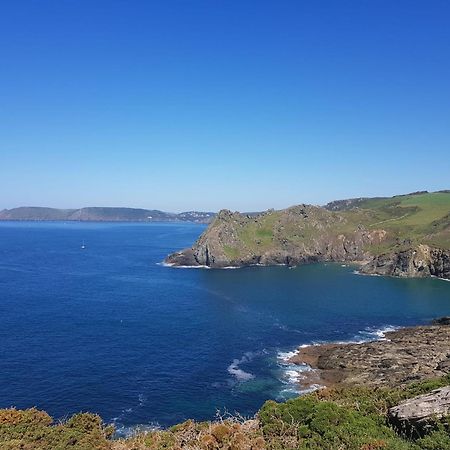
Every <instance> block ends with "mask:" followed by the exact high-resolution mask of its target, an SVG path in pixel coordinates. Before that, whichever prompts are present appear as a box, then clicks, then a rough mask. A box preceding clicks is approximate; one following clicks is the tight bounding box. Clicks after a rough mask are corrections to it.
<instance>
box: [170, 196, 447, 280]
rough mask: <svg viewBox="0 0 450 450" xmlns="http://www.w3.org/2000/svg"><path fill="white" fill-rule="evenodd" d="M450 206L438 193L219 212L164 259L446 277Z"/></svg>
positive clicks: (198, 263)
mask: <svg viewBox="0 0 450 450" xmlns="http://www.w3.org/2000/svg"><path fill="white" fill-rule="evenodd" d="M348 202H350V203H348ZM340 208H341V209H340ZM342 208H344V209H342ZM449 210H450V194H447V193H442V192H441V193H431V194H428V193H427V194H423V193H419V194H411V195H406V196H398V197H393V198H389V199H382V200H380V199H372V200H370V199H369V200H367V199H366V200H364V202H360V201H357V202H354V201H347V202H344V203H342V202H341V203H339V202H338V204H337V205H333V206H332V207H329V208H327V207H318V206H313V205H305V204H302V205H297V206H293V207H290V208H287V209H284V210H279V211H274V210H269V211H266V212H264V213H260V214H253V215H249V214H241V213H238V212H231V211H229V210H222V211H220V212H219V214H218V215H217V216H216V218H215V220H214V221H213V222H212V223H211V224H210V225H209V227H208V228H207V230H205V232H204V233H203V234H202V235H201V236H200V238H199V239H198V240H197V242H195V243H194V244H193V246H192V247H191V248H187V249H184V250H181V251H179V252H176V253H173V254H171V255H169V256H168V257H167V258H166V260H165V262H166V264H168V265H171V266H183V267H186V266H189V267H202V266H205V267H211V268H224V267H245V266H253V265H260V266H271V265H287V266H297V265H301V264H309V263H315V262H340V263H355V264H358V265H359V266H360V271H361V273H366V274H377V275H389V276H397V277H430V276H435V277H439V278H445V279H450V213H449Z"/></svg>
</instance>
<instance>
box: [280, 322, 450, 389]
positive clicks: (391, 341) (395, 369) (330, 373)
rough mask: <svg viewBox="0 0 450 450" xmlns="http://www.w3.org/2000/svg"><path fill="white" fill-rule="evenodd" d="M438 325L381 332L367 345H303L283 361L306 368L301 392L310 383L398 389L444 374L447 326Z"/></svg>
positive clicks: (449, 358)
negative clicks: (308, 368) (305, 366)
mask: <svg viewBox="0 0 450 450" xmlns="http://www.w3.org/2000/svg"><path fill="white" fill-rule="evenodd" d="M441 320H442V322H443V323H440V324H438V323H437V321H434V323H433V324H432V325H425V326H423V325H420V326H415V327H406V328H400V329H398V330H395V331H387V332H386V333H385V337H381V338H380V339H378V340H373V341H369V342H361V343H354V342H349V343H324V344H312V345H306V346H305V345H303V346H301V347H300V348H299V349H298V350H297V351H296V352H295V354H294V355H293V356H292V357H290V358H289V360H288V361H289V363H291V364H294V365H299V366H301V365H303V366H304V365H308V366H309V367H311V369H312V370H310V371H305V372H304V373H303V377H301V379H299V383H300V385H301V387H302V388H305V389H307V388H308V387H310V386H311V385H312V384H314V385H319V386H320V387H328V388H336V387H345V386H355V385H360V386H362V385H364V386H372V387H381V386H385V387H393V386H396V387H398V386H406V385H407V384H409V383H411V382H415V381H424V380H427V379H432V378H436V377H441V376H444V375H446V374H448V373H450V325H449V324H448V322H446V321H445V319H441Z"/></svg>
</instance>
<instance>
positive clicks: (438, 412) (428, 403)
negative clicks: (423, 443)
mask: <svg viewBox="0 0 450 450" xmlns="http://www.w3.org/2000/svg"><path fill="white" fill-rule="evenodd" d="M447 415H450V386H446V387H443V388H440V389H435V390H434V391H432V392H430V393H429V394H425V395H419V396H417V397H414V398H412V399H409V400H406V401H404V402H402V403H400V404H399V405H397V406H394V407H393V408H390V409H389V411H388V418H389V421H390V422H391V424H392V425H393V426H394V427H395V428H396V429H397V430H399V431H400V432H403V433H405V434H407V435H410V436H414V435H417V436H421V435H423V434H424V433H425V432H426V430H427V428H429V427H430V426H431V425H432V422H433V421H435V420H437V419H440V418H442V417H445V416H447Z"/></svg>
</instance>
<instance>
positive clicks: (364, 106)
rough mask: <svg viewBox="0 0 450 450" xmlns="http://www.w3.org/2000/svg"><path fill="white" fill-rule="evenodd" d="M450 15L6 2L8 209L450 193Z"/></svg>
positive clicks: (157, 1) (316, 5) (325, 4)
mask: <svg viewBox="0 0 450 450" xmlns="http://www.w3.org/2000/svg"><path fill="white" fill-rule="evenodd" d="M449 23H450V2H449V1H447V0H423V1H414V0H404V1H403V0H370V1H368V0H339V1H336V0H330V1H325V0H308V1H307V0H291V1H290V0H272V1H265V0H251V1H249V0H226V1H225V0H190V1H188V0H185V1H181V0H179V1H175V0H122V1H119V0H52V1H51V0H35V1H33V0H29V1H25V0H4V1H2V2H1V4H0V208H11V207H15V206H20V205H27V206H30V205H35V206H53V207H81V206H134V207H145V208H157V209H163V210H169V211H181V210H189V209H198V210H218V209H220V208H224V207H226V208H231V209H235V210H247V211H249V210H261V209H267V208H270V207H274V208H282V207H286V206H289V205H292V204H297V203H303V202H305V203H315V204H321V203H325V202H327V201H330V200H333V199H338V198H348V197H359V196H377V195H393V194H398V193H406V192H410V191H414V190H419V189H420V190H421V189H428V190H437V189H444V188H447V189H449V188H450V26H449Z"/></svg>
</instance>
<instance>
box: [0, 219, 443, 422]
mask: <svg viewBox="0 0 450 450" xmlns="http://www.w3.org/2000/svg"><path fill="white" fill-rule="evenodd" d="M203 229H204V227H203V226H200V225H193V224H74V223H69V224H67V223H22V224H19V223H1V224H0V339H1V346H0V407H8V406H11V405H14V406H17V407H19V408H25V407H30V406H37V407H39V408H42V409H45V410H47V411H48V412H49V413H50V414H52V415H54V416H55V417H64V416H66V415H68V414H71V413H74V412H77V411H80V410H88V411H94V412H98V413H99V414H100V415H101V416H102V417H103V418H104V419H105V420H106V421H108V422H109V421H113V422H115V423H116V424H117V426H118V427H119V428H120V427H123V429H127V427H130V426H133V425H136V424H160V425H162V426H165V425H170V424H173V423H176V422H179V421H181V420H184V419H186V418H189V417H191V418H196V419H206V418H212V417H213V416H214V414H215V412H216V410H217V409H221V410H224V409H227V410H228V411H235V410H237V411H239V412H241V413H242V414H244V415H249V414H253V413H254V412H255V411H256V410H257V409H258V408H259V407H260V406H261V404H262V403H263V402H264V400H266V399H268V398H274V399H283V398H287V397H289V396H292V395H296V392H295V391H296V389H297V388H296V385H295V383H292V382H293V381H294V380H295V378H296V376H297V375H298V373H296V372H295V371H293V369H294V368H293V367H288V366H285V365H283V364H282V363H283V361H282V360H281V359H280V356H282V353H283V352H288V351H291V350H293V349H294V348H296V347H297V346H298V345H299V344H304V343H311V342H317V341H328V340H333V341H342V340H355V339H356V340H360V339H367V338H369V337H371V336H374V335H375V334H376V331H377V330H378V329H380V328H383V327H386V326H402V325H410V324H418V323H424V322H427V321H428V320H430V319H432V318H433V317H436V316H441V315H446V314H450V283H448V282H445V281H442V280H430V279H429V280H401V279H393V278H382V277H367V276H360V275H356V274H354V273H353V268H350V267H341V266H340V265H338V264H329V265H311V266H303V267H299V268H296V269H288V268H285V267H273V268H261V267H258V268H256V267H255V268H246V269H239V270H204V269H196V270H195V269H173V268H167V267H164V266H162V265H158V263H159V262H160V261H162V259H163V258H164V256H165V255H166V254H168V253H169V252H171V251H174V250H177V249H180V248H183V247H186V246H189V245H190V244H191V243H192V242H193V241H194V240H195V239H196V238H197V237H198V235H199V234H200V233H201V232H202V231H203ZM83 240H84V241H85V243H86V249H85V250H82V249H81V243H82V242H83Z"/></svg>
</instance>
